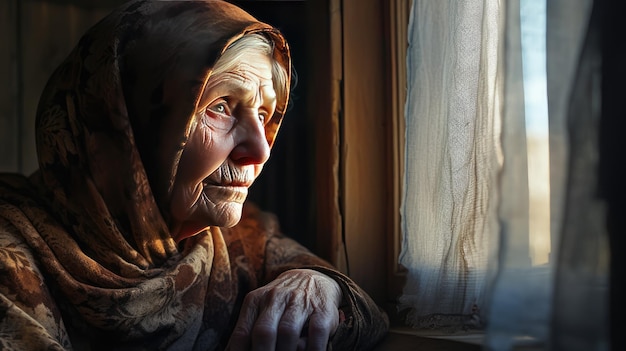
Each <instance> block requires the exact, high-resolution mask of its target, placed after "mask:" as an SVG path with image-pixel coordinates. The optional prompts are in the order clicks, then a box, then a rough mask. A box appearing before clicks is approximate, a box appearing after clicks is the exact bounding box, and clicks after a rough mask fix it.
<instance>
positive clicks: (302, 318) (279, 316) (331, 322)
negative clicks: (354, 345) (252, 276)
mask: <svg viewBox="0 0 626 351" xmlns="http://www.w3.org/2000/svg"><path fill="white" fill-rule="evenodd" d="M341 299H342V297H341V289H340V287H339V284H337V282H336V281H334V280H333V279H332V278H330V277H328V276H327V275H324V274H322V273H320V272H317V271H314V270H310V269H294V270H289V271H286V272H284V273H282V274H281V275H280V276H278V278H276V279H275V280H274V281H272V282H271V283H269V284H267V285H265V286H263V287H261V288H258V289H256V290H254V291H251V292H250V293H249V294H248V295H247V296H246V298H245V299H244V301H243V306H242V308H241V313H240V314H239V320H238V321H237V325H236V326H235V329H234V331H233V334H232V335H231V337H230V341H229V343H228V347H227V348H226V349H227V350H230V351H245V350H254V351H261V350H268V351H270V350H278V351H282V350H290V351H291V350H305V349H306V350H315V351H317V350H320V351H322V350H326V347H327V344H328V339H329V338H330V337H331V336H332V335H333V334H334V333H335V331H336V330H337V326H338V325H339V309H338V307H339V304H340V303H341Z"/></svg>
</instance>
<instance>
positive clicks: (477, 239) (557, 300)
mask: <svg viewBox="0 0 626 351" xmlns="http://www.w3.org/2000/svg"><path fill="white" fill-rule="evenodd" d="M543 1H546V0H543ZM412 6H413V7H412V12H411V19H410V24H409V43H408V44H409V47H408V55H407V72H408V77H407V82H408V84H407V103H406V111H405V117H406V149H405V155H406V160H405V165H406V166H405V167H406V168H405V179H404V187H403V189H404V194H403V203H402V208H401V214H402V229H403V241H402V250H401V253H400V263H401V264H402V265H403V266H405V267H406V268H407V272H408V273H407V283H406V286H405V288H404V292H403V295H402V297H401V299H400V303H401V308H405V309H408V311H409V312H408V320H409V322H410V324H412V325H413V326H415V327H416V328H427V329H430V330H432V329H439V330H447V331H455V330H456V331H458V330H461V329H464V330H467V329H478V330H482V329H485V330H486V340H485V345H487V348H488V349H492V350H510V349H512V348H513V347H514V346H515V345H520V344H523V343H527V344H528V343H531V344H532V343H534V344H539V345H550V347H551V349H554V350H560V349H563V350H585V351H588V350H602V349H604V348H606V340H607V335H606V330H607V324H606V323H607V322H606V319H607V308H606V303H607V296H608V295H607V294H608V287H607V272H608V249H607V234H606V231H605V229H604V228H605V223H604V204H603V203H602V201H601V200H599V199H596V197H595V196H596V193H597V189H596V188H597V162H598V146H597V132H598V126H597V124H598V119H599V113H600V108H599V97H600V95H599V94H600V92H599V82H598V79H599V78H598V77H599V73H600V71H599V69H600V68H599V49H598V38H597V33H596V32H595V30H594V28H595V27H594V25H593V24H592V8H593V0H576V1H574V0H571V1H570V0H550V1H548V4H547V5H546V3H545V2H543V3H541V0H539V1H538V0H508V1H505V0H499V1H498V0H482V1H480V0H466V1H457V0H437V1H432V0H413V5H412ZM533 6H534V7H533ZM537 6H539V9H540V10H541V11H540V12H539V13H535V14H533V13H530V14H529V13H528V11H529V9H530V10H537ZM520 10H522V11H520ZM536 15H540V16H543V22H542V21H541V20H540V21H539V23H537V22H536V20H537V18H535V17H533V16H536ZM523 16H531V17H528V18H529V19H531V20H533V19H534V20H535V23H532V24H531V25H530V26H528V23H525V22H524V21H522V20H521V18H523ZM525 24H526V26H525ZM542 28H543V30H540V31H539V32H537V31H536V30H537V29H542ZM527 35H534V36H535V37H534V39H531V40H530V41H524V40H523V38H526V36H527ZM538 44H539V45H538ZM537 46H539V47H541V48H542V49H543V50H540V54H539V61H538V62H539V65H538V66H537V65H536V64H533V65H531V62H533V60H535V61H536V57H537V52H536V49H537ZM541 52H542V53H541ZM533 55H534V56H533ZM541 55H543V56H541ZM537 67H538V68H539V71H543V72H544V73H545V74H544V75H543V77H544V78H543V80H539V81H536V80H534V78H533V76H532V72H533V70H535V71H536V70H537ZM542 99H543V100H542ZM537 100H538V101H537ZM542 101H543V102H544V104H543V109H541V107H542V104H541V103H542ZM536 106H539V109H538V108H536ZM538 115H540V116H538ZM536 117H544V118H545V119H546V122H545V128H543V129H542V130H543V131H539V132H537V131H536V130H535V127H534V124H533V120H535V119H536ZM548 127H549V128H548ZM581 331H582V332H581Z"/></svg>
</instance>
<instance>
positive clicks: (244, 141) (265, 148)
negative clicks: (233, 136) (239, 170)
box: [230, 118, 270, 165]
mask: <svg viewBox="0 0 626 351" xmlns="http://www.w3.org/2000/svg"><path fill="white" fill-rule="evenodd" d="M238 123H239V125H238V127H239V128H241V130H240V131H239V133H238V134H239V135H238V137H237V139H238V143H237V146H235V148H234V149H233V151H232V152H231V155H230V157H231V159H232V160H233V161H235V162H237V163H239V164H242V165H249V164H263V163H265V162H266V161H267V160H268V159H269V157H270V146H269V144H268V142H267V138H266V137H265V128H264V126H263V124H262V123H261V122H260V121H259V120H258V119H257V118H245V119H241V120H240V121H239V122H238Z"/></svg>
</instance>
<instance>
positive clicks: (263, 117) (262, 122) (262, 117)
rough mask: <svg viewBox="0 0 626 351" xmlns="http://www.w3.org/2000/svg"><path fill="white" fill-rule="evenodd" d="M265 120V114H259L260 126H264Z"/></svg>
mask: <svg viewBox="0 0 626 351" xmlns="http://www.w3.org/2000/svg"><path fill="white" fill-rule="evenodd" d="M266 120H267V114H266V113H259V121H260V122H261V124H263V125H265V121H266Z"/></svg>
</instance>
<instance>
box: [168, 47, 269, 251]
mask: <svg viewBox="0 0 626 351" xmlns="http://www.w3.org/2000/svg"><path fill="white" fill-rule="evenodd" d="M275 108H276V93H275V92H274V88H273V86H272V70H271V62H270V58H269V57H267V56H265V55H263V54H260V53H250V54H246V55H244V58H243V59H241V60H240V62H238V63H237V64H236V65H235V68H234V69H232V70H230V71H228V72H225V73H221V74H217V75H214V76H211V77H210V79H209V82H208V83H207V86H206V89H205V91H204V94H203V96H202V99H201V101H200V103H199V109H198V111H197V112H196V114H197V115H196V118H197V123H196V125H195V127H194V129H193V130H192V131H191V134H190V136H189V140H188V142H187V144H186V146H185V149H184V150H183V154H182V156H181V159H180V163H179V166H178V170H177V174H176V178H175V181H174V186H173V189H172V194H171V208H170V210H171V214H172V223H170V229H171V231H172V236H173V238H174V239H175V240H176V241H180V240H182V239H184V238H186V237H189V236H192V235H194V234H196V233H198V232H199V231H201V230H203V229H205V228H206V227H208V226H220V227H230V226H233V225H235V224H237V222H238V221H239V219H240V218H241V211H242V206H243V202H244V200H245V199H246V196H247V195H248V187H250V185H252V182H253V181H254V180H255V179H256V177H257V176H258V175H259V173H260V172H261V169H262V168H263V164H264V163H265V162H266V161H267V159H268V158H269V155H270V147H269V145H268V142H267V140H266V137H265V129H264V126H265V122H266V121H269V119H270V117H271V116H272V114H273V113H274V110H275Z"/></svg>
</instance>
